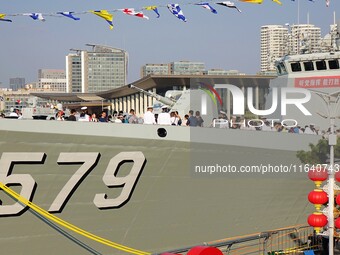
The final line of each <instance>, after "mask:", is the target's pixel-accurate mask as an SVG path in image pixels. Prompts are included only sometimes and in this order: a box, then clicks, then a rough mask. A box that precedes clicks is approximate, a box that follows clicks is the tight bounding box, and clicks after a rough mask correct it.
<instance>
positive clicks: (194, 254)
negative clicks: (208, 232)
mask: <svg viewBox="0 0 340 255" xmlns="http://www.w3.org/2000/svg"><path fill="white" fill-rule="evenodd" d="M187 255H223V253H222V252H221V251H220V250H219V249H217V248H215V247H211V246H196V247H194V248H191V249H190V251H189V252H188V253H187Z"/></svg>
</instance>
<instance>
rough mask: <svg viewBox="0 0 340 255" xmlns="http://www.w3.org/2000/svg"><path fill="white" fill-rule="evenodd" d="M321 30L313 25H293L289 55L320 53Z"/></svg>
mask: <svg viewBox="0 0 340 255" xmlns="http://www.w3.org/2000/svg"><path fill="white" fill-rule="evenodd" d="M320 40H321V29H320V28H319V27H315V26H314V25H311V24H299V25H292V26H291V32H290V37H289V42H288V43H289V45H290V52H289V54H300V53H305V52H319V51H320V50H321V49H320Z"/></svg>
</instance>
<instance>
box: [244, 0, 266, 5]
mask: <svg viewBox="0 0 340 255" xmlns="http://www.w3.org/2000/svg"><path fill="white" fill-rule="evenodd" d="M239 1H240V2H246V3H250V4H262V3H263V0H239Z"/></svg>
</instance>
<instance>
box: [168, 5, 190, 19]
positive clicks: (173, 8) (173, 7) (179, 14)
mask: <svg viewBox="0 0 340 255" xmlns="http://www.w3.org/2000/svg"><path fill="white" fill-rule="evenodd" d="M167 7H168V9H169V11H170V12H171V13H172V14H173V15H175V16H176V17H177V18H179V19H180V20H183V21H184V22H186V21H187V19H186V18H185V16H184V15H183V12H182V10H181V7H179V4H168V5H167Z"/></svg>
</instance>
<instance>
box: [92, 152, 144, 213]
mask: <svg viewBox="0 0 340 255" xmlns="http://www.w3.org/2000/svg"><path fill="white" fill-rule="evenodd" d="M131 161H133V166H132V168H131V171H130V173H129V174H128V175H127V176H124V177H117V174H118V171H119V168H120V166H121V165H122V164H124V163H125V162H131ZM144 163H145V157H144V155H143V153H142V152H140V151H136V152H121V153H119V154H117V155H116V156H115V157H113V158H112V159H111V160H110V162H109V165H108V166H107V169H106V171H105V174H104V176H103V181H104V183H105V184H106V186H108V187H110V188H111V187H123V188H122V192H121V193H120V195H119V196H118V197H116V198H111V199H110V198H107V194H105V193H101V194H96V195H95V197H94V200H93V202H94V204H95V205H96V206H97V207H98V208H99V209H108V208H117V207H121V206H122V205H124V204H125V203H126V202H128V201H129V199H130V197H131V195H132V192H133V190H134V187H135V185H136V184H137V181H138V178H139V176H140V174H141V172H142V170H143V167H144Z"/></svg>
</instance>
